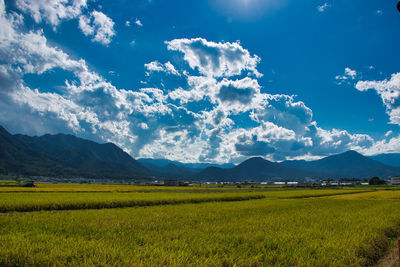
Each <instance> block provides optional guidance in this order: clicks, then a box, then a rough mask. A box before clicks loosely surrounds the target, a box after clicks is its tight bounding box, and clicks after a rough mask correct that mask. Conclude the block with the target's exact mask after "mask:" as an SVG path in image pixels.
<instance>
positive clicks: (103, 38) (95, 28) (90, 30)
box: [79, 11, 115, 45]
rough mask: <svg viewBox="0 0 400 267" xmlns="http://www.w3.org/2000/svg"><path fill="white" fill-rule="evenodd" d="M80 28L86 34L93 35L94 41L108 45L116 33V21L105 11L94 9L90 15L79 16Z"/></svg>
mask: <svg viewBox="0 0 400 267" xmlns="http://www.w3.org/2000/svg"><path fill="white" fill-rule="evenodd" d="M79 28H80V29H81V31H82V33H83V34H84V35H86V36H93V38H92V41H93V42H98V43H101V44H103V45H108V44H109V43H110V42H111V39H112V37H113V36H114V35H115V30H114V22H113V21H112V19H111V18H109V17H107V16H106V15H105V14H104V13H102V12H99V11H93V12H91V13H90V16H85V15H81V16H80V17H79Z"/></svg>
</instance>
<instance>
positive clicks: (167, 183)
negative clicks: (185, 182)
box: [164, 179, 178, 186]
mask: <svg viewBox="0 0 400 267" xmlns="http://www.w3.org/2000/svg"><path fill="white" fill-rule="evenodd" d="M164 185H165V186H178V180H176V179H166V180H164Z"/></svg>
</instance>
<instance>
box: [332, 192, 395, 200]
mask: <svg viewBox="0 0 400 267" xmlns="http://www.w3.org/2000/svg"><path fill="white" fill-rule="evenodd" d="M332 198H335V199H374V200H390V199H392V200H396V199H397V200H400V190H378V191H374V192H366V193H364V194H354V195H336V196H332Z"/></svg>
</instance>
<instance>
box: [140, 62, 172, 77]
mask: <svg viewBox="0 0 400 267" xmlns="http://www.w3.org/2000/svg"><path fill="white" fill-rule="evenodd" d="M144 67H145V68H146V70H147V72H146V75H147V76H149V75H150V73H151V72H154V71H156V72H165V73H167V74H173V75H178V76H180V73H179V72H178V71H177V70H176V69H175V67H174V65H172V64H171V62H169V61H168V62H166V63H164V64H162V63H160V62H158V61H157V60H156V61H152V62H150V63H147V64H144Z"/></svg>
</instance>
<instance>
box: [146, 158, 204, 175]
mask: <svg viewBox="0 0 400 267" xmlns="http://www.w3.org/2000/svg"><path fill="white" fill-rule="evenodd" d="M141 164H142V165H143V166H145V167H146V168H147V169H148V170H151V173H152V175H153V176H156V177H158V178H175V179H190V178H191V177H192V176H193V175H194V174H196V173H198V172H200V171H201V169H195V168H188V167H185V166H177V165H175V164H173V163H168V164H167V165H163V166H157V165H154V164H152V163H149V162H141Z"/></svg>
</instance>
